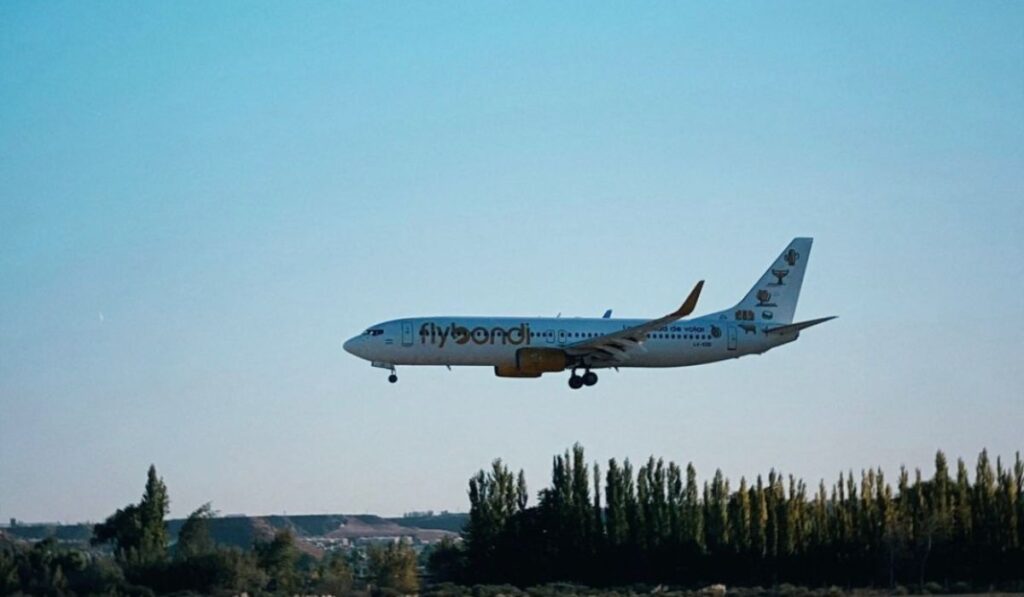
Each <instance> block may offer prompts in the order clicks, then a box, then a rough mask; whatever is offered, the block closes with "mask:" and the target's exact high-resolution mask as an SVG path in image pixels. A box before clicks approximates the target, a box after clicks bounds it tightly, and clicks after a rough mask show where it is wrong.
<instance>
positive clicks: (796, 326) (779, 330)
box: [764, 315, 837, 334]
mask: <svg viewBox="0 0 1024 597" xmlns="http://www.w3.org/2000/svg"><path fill="white" fill-rule="evenodd" d="M836 317H837V316H836V315H832V316H829V317H821V318H818V319H811V320H808V321H801V322H799V323H791V324H788V325H780V326H778V327H774V328H769V329H767V330H765V331H764V333H766V334H788V333H790V332H799V331H800V330H802V329H806V328H809V327H811V326H813V325H818V324H819V323H825V322H826V321H829V320H831V319H835V318H836Z"/></svg>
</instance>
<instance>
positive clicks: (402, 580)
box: [367, 542, 420, 594]
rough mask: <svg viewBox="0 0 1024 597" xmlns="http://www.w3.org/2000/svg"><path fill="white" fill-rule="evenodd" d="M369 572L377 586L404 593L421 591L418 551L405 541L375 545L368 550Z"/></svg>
mask: <svg viewBox="0 0 1024 597" xmlns="http://www.w3.org/2000/svg"><path fill="white" fill-rule="evenodd" d="M367 557H368V573H369V575H370V578H371V579H373V583H374V585H375V586H376V587H378V588H382V589H392V590H394V591H398V592H399V593H403V594H411V593H416V592H418V591H419V586H420V581H419V577H418V576H417V574H416V552H415V551H413V549H412V547H410V546H409V545H407V544H406V543H404V542H395V543H389V544H388V545H387V546H385V547H380V546H373V547H371V548H370V549H369V550H368V551H367Z"/></svg>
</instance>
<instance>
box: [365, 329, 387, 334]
mask: <svg viewBox="0 0 1024 597" xmlns="http://www.w3.org/2000/svg"><path fill="white" fill-rule="evenodd" d="M383 333H384V330H382V329H380V328H370V329H368V330H366V331H365V332H363V335H364V336H380V335H381V334H383Z"/></svg>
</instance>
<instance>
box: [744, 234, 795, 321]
mask: <svg viewBox="0 0 1024 597" xmlns="http://www.w3.org/2000/svg"><path fill="white" fill-rule="evenodd" d="M812 242H814V239H812V238H794V239H793V241H792V242H790V243H789V246H788V247H786V249H785V250H784V251H782V254H781V255H779V256H778V258H776V259H775V261H774V262H772V264H771V265H770V266H769V267H768V271H766V272H765V273H764V275H762V276H761V279H760V280H758V281H757V284H754V287H753V288H751V289H750V292H748V293H747V296H745V297H743V300H742V301H740V302H739V304H737V305H736V306H735V307H734V308H733V309H732V311H731V312H729V315H731V316H732V318H735V319H736V320H741V321H742V320H756V321H766V322H767V321H771V322H774V323H792V322H793V314H794V313H795V312H796V301H797V299H798V298H800V286H801V284H803V281H804V271H806V270H807V259H808V258H809V257H810V256H811V243H812Z"/></svg>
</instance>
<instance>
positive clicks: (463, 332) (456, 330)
mask: <svg viewBox="0 0 1024 597" xmlns="http://www.w3.org/2000/svg"><path fill="white" fill-rule="evenodd" d="M449 340H452V341H454V342H455V343H456V344H468V343H469V342H473V344H497V343H499V342H500V343H501V344H511V345H519V344H529V343H530V326H529V325H527V324H525V323H521V324H519V325H518V326H515V327H510V328H503V327H493V328H485V327H482V326H481V327H475V328H473V329H469V328H467V327H464V326H460V325H455V324H454V323H452V324H449V325H447V326H445V327H440V326H437V325H435V324H434V323H424V324H423V325H422V326H421V327H420V344H437V345H438V348H444V345H445V343H446V342H448V341H449Z"/></svg>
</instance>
